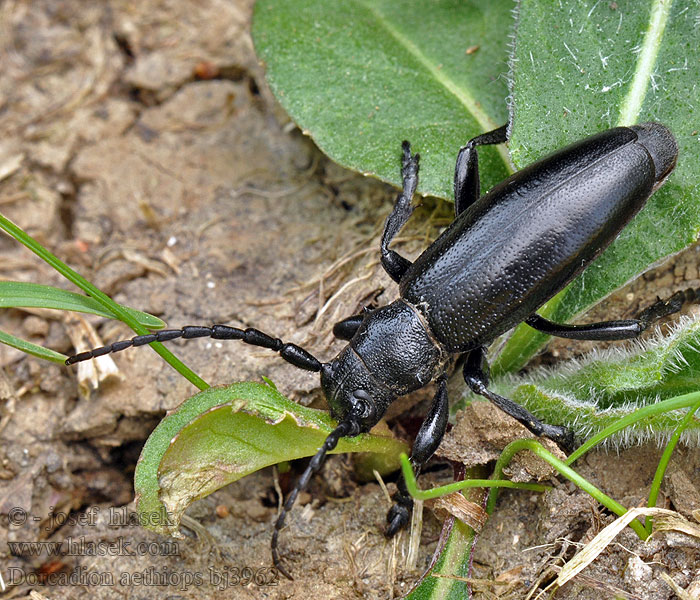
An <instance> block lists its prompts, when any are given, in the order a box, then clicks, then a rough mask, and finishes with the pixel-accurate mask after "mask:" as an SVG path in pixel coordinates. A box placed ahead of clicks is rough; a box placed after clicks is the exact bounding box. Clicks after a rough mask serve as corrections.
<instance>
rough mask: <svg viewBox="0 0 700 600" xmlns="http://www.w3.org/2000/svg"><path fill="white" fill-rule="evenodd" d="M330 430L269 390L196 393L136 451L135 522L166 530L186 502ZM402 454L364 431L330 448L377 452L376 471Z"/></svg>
mask: <svg viewBox="0 0 700 600" xmlns="http://www.w3.org/2000/svg"><path fill="white" fill-rule="evenodd" d="M334 426H335V424H334V422H333V420H332V419H331V418H330V417H329V415H328V413H326V412H324V411H319V410H314V409H310V408H306V407H304V406H300V405H299V404H296V403H295V402H291V401H290V400H287V399H286V398H285V397H284V396H282V395H281V394H280V393H279V392H277V390H276V389H274V388H273V387H271V386H269V385H264V384H259V383H237V384H233V385H231V386H227V387H219V388H210V389H208V390H206V391H204V392H201V393H199V394H197V395H196V396H193V397H192V398H190V399H189V400H187V401H185V402H184V403H183V404H182V405H181V406H180V407H178V408H177V409H176V410H175V411H173V412H172V413H170V414H169V415H168V416H167V417H165V419H163V421H161V422H160V424H159V425H158V427H156V429H155V430H154V431H153V433H152V434H151V436H150V437H149V438H148V441H147V442H146V445H145V446H144V448H143V451H142V452H141V457H140V459H139V462H138V465H137V467H136V473H135V477H134V484H135V487H136V493H137V499H138V511H139V514H140V516H141V522H142V523H144V524H145V525H146V526H147V527H149V528H150V529H153V530H154V531H158V532H160V533H174V532H176V531H177V528H178V525H179V522H180V518H181V516H182V513H183V511H184V510H185V509H186V508H187V506H189V505H190V504H191V503H192V502H193V501H195V500H198V499H200V498H203V497H205V496H207V495H209V494H211V493H212V492H214V491H215V490H217V489H219V488H221V487H223V486H225V485H227V484H229V483H231V482H233V481H236V480H237V479H240V478H241V477H243V476H245V475H248V474H250V473H252V472H254V471H257V470H258V469H262V468H263V467H266V466H269V465H274V464H277V463H279V462H282V461H288V460H293V459H296V458H302V457H304V456H311V455H313V454H315V453H316V451H317V450H318V448H319V447H320V446H321V445H322V444H323V441H324V440H325V438H326V437H327V436H328V434H329V433H330V432H331V431H332V430H333V428H334ZM402 451H403V452H405V451H406V445H405V444H404V443H402V442H400V441H398V440H396V439H394V438H391V437H383V436H379V435H370V434H364V435H360V436H357V437H355V438H343V439H341V440H340V442H339V443H338V446H337V448H336V449H335V450H334V452H336V453H337V452H370V453H376V454H379V455H381V456H383V457H384V458H383V461H382V462H383V465H382V466H383V471H384V472H387V471H390V470H395V469H396V468H397V467H398V465H399V460H398V456H399V454H400V452H402ZM382 466H380V469H381V468H382Z"/></svg>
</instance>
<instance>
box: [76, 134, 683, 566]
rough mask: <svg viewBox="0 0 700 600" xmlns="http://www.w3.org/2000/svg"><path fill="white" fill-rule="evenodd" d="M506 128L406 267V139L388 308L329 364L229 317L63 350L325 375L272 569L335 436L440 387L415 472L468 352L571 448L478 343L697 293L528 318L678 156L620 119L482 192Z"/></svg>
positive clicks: (401, 494) (342, 326) (474, 370)
mask: <svg viewBox="0 0 700 600" xmlns="http://www.w3.org/2000/svg"><path fill="white" fill-rule="evenodd" d="M507 138H508V127H507V125H504V126H503V127H500V128H498V129H496V130H494V131H491V132H489V133H485V134H483V135H479V136H477V137H475V138H474V139H472V140H471V141H470V142H469V143H468V144H467V145H466V146H464V147H463V148H462V149H461V150H460V151H459V154H458V156H457V164H456V167H455V176H454V196H455V198H454V199H455V220H454V222H453V223H452V224H451V225H450V226H449V227H448V228H447V229H446V230H445V231H444V232H443V233H442V234H441V235H440V236H439V237H438V238H437V240H435V241H434V242H433V243H432V244H431V245H430V246H429V247H428V248H427V249H426V250H425V251H424V252H423V253H422V254H421V255H420V256H419V257H418V258H417V259H416V260H415V261H414V262H410V261H409V260H407V259H406V258H404V257H403V256H401V255H400V254H398V253H397V252H396V251H394V250H391V249H390V248H389V245H390V244H391V241H392V240H393V238H394V237H395V236H396V234H397V233H398V232H399V230H400V229H401V228H402V227H403V226H404V224H405V223H406V222H407V221H408V219H409V217H410V216H411V213H412V211H413V206H412V204H411V201H412V197H413V194H414V192H415V190H416V186H417V184H418V164H419V155H418V154H412V153H411V148H410V145H409V143H408V142H403V145H402V150H403V156H402V167H401V176H402V180H403V189H402V191H401V193H400V194H399V195H398V197H397V199H396V202H395V204H394V208H393V210H392V212H391V214H390V215H389V217H388V218H387V220H386V223H385V226H384V232H383V235H382V238H381V243H380V252H381V263H382V266H383V267H384V269H385V270H386V272H387V273H388V274H389V275H390V276H391V278H392V279H394V281H396V282H397V283H398V284H399V290H400V297H399V299H398V300H396V301H395V302H393V303H391V304H389V305H387V306H383V307H380V308H377V309H375V310H371V311H366V312H365V313H363V314H360V315H355V316H352V317H349V318H347V319H345V320H343V321H341V322H339V323H337V324H336V325H335V327H334V328H333V332H334V334H335V336H336V337H338V338H340V339H343V340H348V342H349V343H348V344H347V346H345V348H344V349H343V350H341V351H340V353H339V354H338V355H337V356H336V357H335V358H334V359H333V360H331V361H330V362H327V363H322V362H321V361H319V360H318V359H316V358H315V357H314V356H312V355H311V354H310V353H309V352H308V351H306V350H304V349H303V348H301V347H299V346H297V345H295V344H289V343H284V342H282V341H281V340H280V339H277V338H274V337H271V336H269V335H267V334H265V333H263V332H261V331H259V330H257V329H253V328H248V329H245V330H244V329H238V328H236V327H229V326H226V325H214V326H212V327H200V326H189V327H184V328H182V329H175V330H165V331H160V332H157V333H152V334H149V335H141V336H136V337H134V338H132V339H131V340H125V341H121V342H116V343H114V344H111V345H109V346H105V347H102V348H97V349H95V350H91V351H89V352H83V353H81V354H77V355H75V356H72V357H70V358H69V359H68V360H67V361H66V363H67V364H73V363H76V362H79V361H82V360H87V359H90V358H93V357H96V356H101V355H103V354H107V353H110V352H118V351H120V350H123V349H125V348H128V347H130V346H141V345H144V344H147V343H150V342H155V341H159V342H164V341H168V340H172V339H175V338H185V339H189V338H196V337H212V338H214V339H219V340H243V341H244V342H246V343H248V344H252V345H255V346H262V347H264V348H270V349H272V350H275V351H277V352H279V354H280V355H281V356H282V358H284V359H285V360H286V361H288V362H290V363H291V364H293V365H294V366H296V367H299V368H301V369H305V370H308V371H314V372H320V375H321V386H322V388H323V392H324V394H325V396H326V398H327V400H328V404H329V406H330V409H331V414H332V416H333V417H334V418H335V419H337V420H338V426H337V427H336V428H335V430H333V432H332V433H330V434H329V435H328V437H327V438H326V440H325V442H324V444H323V445H322V446H321V448H319V450H318V452H317V453H316V455H315V456H314V457H313V458H312V459H311V461H310V463H309V465H308V467H307V468H306V470H305V471H304V473H303V474H302V475H301V477H300V478H299V480H298V481H297V482H296V485H295V486H294V488H293V489H292V491H291V493H290V494H289V496H288V498H287V500H286V502H285V504H284V507H283V508H282V511H281V512H280V514H279V517H278V519H277V522H276V524H275V529H274V533H273V536H272V544H271V546H272V556H273V561H274V564H275V566H276V567H277V568H278V569H279V570H280V572H281V573H283V574H284V575H286V576H287V577H289V578H290V579H291V576H290V574H289V573H288V572H287V570H286V569H285V568H284V567H283V566H282V565H281V562H280V556H279V551H278V543H277V542H278V536H279V532H280V530H281V529H282V527H283V526H284V522H285V518H286V515H287V513H288V512H289V511H290V510H291V508H292V505H293V504H294V501H295V500H296V497H297V495H298V494H299V492H300V491H301V490H303V489H304V488H305V487H306V485H307V484H308V482H309V479H310V478H311V476H312V475H313V474H314V473H315V472H316V471H318V470H319V469H320V467H321V465H322V464H323V461H324V460H325V457H326V454H327V453H328V452H329V451H330V450H332V449H334V448H335V446H336V445H337V443H338V440H339V439H340V438H342V437H352V436H356V435H358V434H359V433H362V432H367V431H369V430H370V429H371V428H372V427H373V426H374V425H375V424H376V423H378V422H379V420H380V419H381V418H382V416H383V415H384V413H385V412H386V410H387V408H388V406H389V405H390V404H391V403H392V402H393V401H394V400H395V399H396V398H397V397H399V396H403V395H405V394H408V393H409V392H412V391H414V390H417V389H419V388H422V387H424V386H426V385H427V384H429V383H431V382H435V383H436V386H437V391H436V394H435V397H434V399H433V402H432V405H431V408H430V410H429V412H428V415H427V416H426V418H425V420H424V421H423V424H422V426H421V428H420V431H419V432H418V435H417V437H416V440H415V442H414V444H413V448H412V453H411V462H412V464H413V467H414V469H415V470H416V471H420V468H421V466H422V465H423V464H425V462H426V461H427V460H428V459H429V458H430V457H431V456H432V455H433V453H434V452H435V450H436V449H437V448H438V446H439V445H440V442H441V440H442V438H443V436H444V434H445V430H446V427H447V417H448V400H447V370H448V367H449V364H450V363H451V361H450V359H451V358H452V357H454V356H455V355H462V356H463V357H464V363H463V364H464V366H463V375H464V379H465V381H466V383H467V385H468V386H469V387H470V388H471V390H472V391H473V392H475V393H476V394H480V395H482V396H484V397H486V398H487V399H488V400H490V401H491V402H493V403H494V404H496V405H497V406H498V407H499V408H501V409H502V410H504V411H505V412H506V413H508V414H509V415H511V416H512V417H514V418H515V419H517V420H518V421H519V422H520V423H522V424H523V425H525V426H526V427H527V428H528V429H529V430H530V431H532V432H533V433H534V434H536V435H544V436H547V437H549V438H551V439H552V440H554V441H556V442H557V443H559V444H560V445H562V446H564V447H570V446H571V445H572V443H573V436H572V434H571V432H570V431H569V430H568V429H566V428H565V427H560V426H555V425H548V424H546V423H543V422H541V421H540V420H539V419H537V418H536V417H535V416H534V415H532V414H531V413H530V412H528V411H527V410H525V409H524V408H522V407H521V406H519V405H517V404H516V403H514V402H513V401H511V400H508V399H507V398H503V397H501V396H499V395H497V394H494V393H493V392H491V391H490V390H489V389H488V384H489V374H488V365H487V363H486V348H487V347H488V345H489V344H490V343H491V342H492V341H493V340H494V339H495V338H496V337H497V336H499V335H501V334H502V333H505V332H506V331H508V330H509V329H511V328H512V327H514V326H515V325H517V324H518V323H521V322H525V323H527V324H528V325H529V326H531V327H533V328H535V329H537V330H539V331H542V332H544V333H547V334H549V335H554V336H559V337H565V338H571V339H578V340H623V339H629V338H634V337H636V336H638V335H639V334H640V333H642V332H643V331H644V330H645V329H646V328H647V327H648V326H649V325H650V324H651V323H652V322H654V321H655V320H657V319H659V318H661V317H664V316H666V315H669V314H672V313H674V312H677V311H678V310H680V308H681V306H682V304H683V302H684V301H686V300H694V299H696V294H695V293H693V292H690V293H689V292H677V293H676V294H674V295H673V296H672V297H671V298H670V299H669V300H667V301H661V300H659V301H657V302H656V303H654V304H653V305H652V306H650V307H649V308H647V309H646V310H644V311H642V312H641V313H640V314H639V315H638V317H637V318H636V319H627V320H617V321H606V322H602V323H592V324H588V325H566V324H559V323H554V322H551V321H548V320H547V319H545V318H543V317H541V316H539V315H538V314H537V312H536V311H537V309H538V308H540V307H541V306H542V305H543V304H544V303H545V302H546V301H547V300H549V299H550V298H552V297H553V296H554V295H555V294H557V293H558V292H559V291H560V290H562V289H563V288H564V287H565V286H566V285H567V284H568V283H569V282H570V281H571V280H572V279H573V278H574V277H576V275H578V274H579V273H580V272H581V271H583V270H584V269H585V268H586V267H587V266H588V265H589V264H590V263H591V261H593V260H594V259H595V258H596V257H597V256H598V255H599V254H600V253H601V252H602V251H603V250H604V249H605V248H606V247H607V246H608V245H610V243H611V242H612V241H613V240H614V239H615V238H616V237H617V235H618V234H619V233H620V231H621V230H622V229H623V228H624V227H625V226H626V225H627V224H628V223H629V222H630V220H631V219H632V218H633V217H634V215H636V214H637V212H639V210H640V209H641V208H642V207H643V206H644V204H645V203H646V201H647V199H648V198H649V197H650V196H651V194H652V193H653V192H654V191H655V190H656V189H657V188H658V187H659V186H660V185H661V184H662V183H663V182H664V181H665V179H666V178H667V177H668V175H669V174H670V173H671V171H672V170H673V168H674V167H675V164H676V159H677V156H678V146H677V144H676V141H675V139H674V138H673V135H672V134H671V132H670V131H669V130H668V129H667V128H666V127H665V126H664V125H661V124H659V123H642V124H641V125H634V126H632V127H616V128H614V129H610V130H607V131H603V132H601V133H598V134H595V135H593V136H591V137H588V138H586V139H584V140H582V141H579V142H577V143H575V144H573V145H571V146H568V147H566V148H564V149H563V150H559V151H557V152H555V153H554V154H551V155H550V156H548V157H546V158H543V159H542V160H539V161H537V162H535V163H534V164H532V165H530V166H528V167H526V168H524V169H522V170H521V171H518V172H516V173H515V174H513V175H512V176H511V177H509V178H508V179H506V180H505V181H503V182H502V183H500V184H498V185H496V186H495V187H494V188H493V189H491V190H489V191H488V192H487V193H486V194H485V195H483V196H480V191H479V190H480V188H479V168H478V154H477V147H478V146H482V145H488V144H500V143H504V142H506V141H507ZM393 500H394V505H393V506H392V508H391V510H390V511H389V514H388V515H387V521H388V526H387V530H386V534H387V535H388V536H393V535H394V534H395V533H396V532H397V531H398V530H399V529H401V528H402V527H403V526H405V525H406V523H407V522H408V518H409V512H410V509H411V508H412V500H411V498H410V496H409V495H408V493H407V492H406V487H405V484H404V482H403V479H400V480H399V486H398V491H397V492H396V494H395V495H394V497H393Z"/></svg>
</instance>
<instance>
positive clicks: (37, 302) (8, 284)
mask: <svg viewBox="0 0 700 600" xmlns="http://www.w3.org/2000/svg"><path fill="white" fill-rule="evenodd" d="M0 308H51V309H55V310H70V311H74V312H82V313H88V314H93V315H98V316H100V317H105V318H107V319H113V318H114V315H113V314H112V313H111V312H109V311H107V310H105V309H104V308H103V306H102V305H101V304H100V303H99V302H97V301H96V300H94V299H93V298H90V297H89V296H83V295H82V294H76V293H75V292H69V291H67V290H62V289H60V288H56V287H52V286H50V285H40V284H37V283H26V282H21V281H0ZM122 308H123V309H124V310H125V311H126V312H128V313H129V314H130V315H131V316H132V317H133V318H134V319H135V320H136V321H138V322H139V323H140V324H141V325H143V326H144V327H147V328H148V329H162V328H163V327H165V323H164V322H163V321H161V320H160V319H159V318H158V317H154V316H153V315H149V314H148V313H144V312H141V311H139V310H134V309H133V308H128V307H126V306H122Z"/></svg>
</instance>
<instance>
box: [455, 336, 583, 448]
mask: <svg viewBox="0 0 700 600" xmlns="http://www.w3.org/2000/svg"><path fill="white" fill-rule="evenodd" d="M463 373H464V381H466V382H467V385H468V386H469V387H470V388H471V390H472V392H474V393H475V394H479V395H480V396H483V397H484V398H486V399H487V400H490V401H491V402H492V403H493V404H495V405H496V406H498V408H500V409H501V410H502V411H503V412H505V413H507V414H509V415H510V416H511V417H513V418H514V419H515V420H516V421H519V422H520V423H522V424H523V425H525V427H527V428H528V429H529V430H530V431H531V432H532V433H534V434H535V435H537V436H540V435H544V436H546V437H548V438H549V439H550V440H553V441H555V442H556V443H557V444H559V445H560V446H561V447H562V448H564V449H565V450H568V451H570V450H571V449H572V447H573V442H574V439H573V433H572V432H571V430H570V429H568V428H566V427H560V426H558V425H548V424H547V423H543V422H542V421H540V420H539V419H538V418H537V417H536V416H535V415H533V414H532V413H531V412H530V411H528V410H526V409H524V408H523V407H522V406H520V405H519V404H516V403H515V402H513V401H512V400H508V398H504V397H503V396H499V395H498V394H494V393H493V392H492V391H490V390H489V389H488V385H489V367H488V363H487V362H486V350H485V349H484V348H483V347H482V348H476V349H475V350H472V351H471V352H470V353H469V354H467V357H466V360H465V362H464V369H463Z"/></svg>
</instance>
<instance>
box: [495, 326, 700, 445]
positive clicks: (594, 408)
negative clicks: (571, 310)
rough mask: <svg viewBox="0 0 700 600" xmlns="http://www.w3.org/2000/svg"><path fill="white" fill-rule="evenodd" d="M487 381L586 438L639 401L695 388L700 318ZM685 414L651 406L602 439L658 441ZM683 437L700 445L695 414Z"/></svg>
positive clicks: (644, 403) (652, 402) (699, 381)
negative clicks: (639, 339)
mask: <svg viewBox="0 0 700 600" xmlns="http://www.w3.org/2000/svg"><path fill="white" fill-rule="evenodd" d="M491 388H492V389H493V390H494V391H495V392H496V393H499V394H502V395H504V396H507V397H508V398H511V399H512V400H514V401H515V402H517V403H518V404H521V405H522V406H525V407H526V408H528V409H529V410H531V411H532V412H533V413H535V414H536V415H537V416H538V417H540V418H542V419H543V420H544V421H546V422H548V423H561V424H564V425H566V426H567V427H570V428H571V429H572V430H573V431H574V432H575V434H576V435H577V437H579V438H581V439H585V438H589V437H591V436H593V435H596V434H598V433H599V432H601V431H602V430H603V429H604V428H606V427H609V426H611V425H614V424H615V423H616V422H617V421H620V420H621V419H623V418H626V417H628V416H630V415H632V414H633V413H635V411H638V410H640V409H641V408H643V407H653V406H656V407H658V406H659V402H660V401H664V400H669V399H672V398H681V397H685V396H686V395H688V394H692V393H693V392H697V390H698V389H700V321H688V320H686V321H684V322H683V323H682V324H681V325H679V326H678V327H677V328H676V329H675V330H674V332H673V333H672V334H670V335H669V336H667V337H656V338H654V339H652V340H650V341H646V342H644V343H643V344H641V343H638V344H636V345H634V346H631V347H630V346H628V347H626V348H625V349H622V348H611V349H608V350H605V351H602V352H595V353H593V354H591V355H589V356H588V357H586V358H584V359H581V360H575V361H570V362H568V363H564V364H563V365H561V366H559V367H557V368H556V369H553V370H552V369H536V370H533V371H530V372H528V374H527V377H526V378H514V377H512V376H508V377H502V378H497V379H496V380H494V381H493V382H492V385H491ZM692 401H693V400H692V399H690V400H688V402H692ZM684 416H685V411H684V410H674V411H667V410H664V411H659V412H658V413H654V412H653V413H652V414H650V415H649V417H648V418H647V419H645V420H642V421H638V422H636V423H633V424H631V425H629V426H627V427H625V428H624V429H623V430H622V431H620V432H619V433H617V434H615V437H612V438H608V440H606V442H607V443H609V444H619V445H624V446H629V445H633V444H638V443H641V442H644V441H648V440H650V439H651V440H654V441H655V442H656V443H657V444H659V445H661V444H664V443H666V442H667V441H668V439H669V437H670V436H671V434H672V432H673V430H674V429H675V428H676V427H677V426H678V424H679V423H680V422H681V421H682V420H683V418H684ZM681 439H682V440H683V441H684V442H685V443H687V444H692V445H694V446H698V445H700V422H699V421H698V420H697V419H694V420H693V421H691V423H690V424H689V425H688V426H687V427H686V428H685V430H684V431H683V434H682V437H681Z"/></svg>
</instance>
